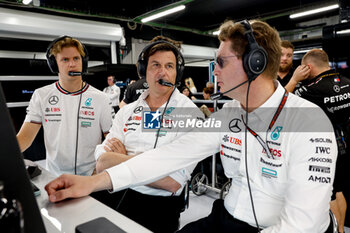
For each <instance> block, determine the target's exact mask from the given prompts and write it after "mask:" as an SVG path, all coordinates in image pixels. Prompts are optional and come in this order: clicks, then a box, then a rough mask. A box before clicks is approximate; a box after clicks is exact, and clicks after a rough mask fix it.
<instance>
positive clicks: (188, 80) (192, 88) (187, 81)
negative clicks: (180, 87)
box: [185, 77, 197, 94]
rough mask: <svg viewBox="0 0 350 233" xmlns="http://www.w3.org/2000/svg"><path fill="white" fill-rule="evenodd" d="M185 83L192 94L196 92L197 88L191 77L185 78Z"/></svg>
mask: <svg viewBox="0 0 350 233" xmlns="http://www.w3.org/2000/svg"><path fill="white" fill-rule="evenodd" d="M185 85H186V87H188V89H190V91H191V93H192V94H195V93H197V88H196V86H195V85H194V82H193V80H192V78H191V77H188V78H186V79H185Z"/></svg>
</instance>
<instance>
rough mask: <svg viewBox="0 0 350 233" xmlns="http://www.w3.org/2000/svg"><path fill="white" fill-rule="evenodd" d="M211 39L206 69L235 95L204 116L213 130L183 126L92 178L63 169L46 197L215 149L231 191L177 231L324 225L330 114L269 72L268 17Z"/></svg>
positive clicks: (114, 182) (274, 40) (140, 178)
mask: <svg viewBox="0 0 350 233" xmlns="http://www.w3.org/2000/svg"><path fill="white" fill-rule="evenodd" d="M219 39H220V47H219V50H218V52H217V55H216V56H217V57H216V66H215V69H214V71H213V74H214V75H215V76H217V81H218V85H219V87H220V91H221V93H223V94H225V95H227V96H229V97H231V98H232V99H233V100H232V102H230V103H228V104H227V105H226V106H225V108H224V109H223V110H220V111H218V112H217V113H216V114H212V115H211V117H215V118H217V117H218V118H219V119H221V120H222V122H223V123H222V127H221V128H220V129H219V130H217V131H216V132H213V133H206V134H195V133H188V134H186V135H184V136H182V137H180V138H178V139H176V140H175V141H173V142H172V143H170V144H168V145H165V146H162V147H160V148H157V149H155V150H151V151H147V152H145V153H143V154H140V155H138V156H135V157H134V158H132V159H130V160H128V161H126V162H124V163H121V164H120V165H118V166H114V167H112V168H109V169H106V171H105V172H102V173H100V174H97V175H95V176H92V177H79V176H73V175H62V176H61V177H59V178H57V179H56V180H54V181H52V182H51V183H49V184H48V185H46V187H45V188H46V190H47V192H48V194H49V199H50V201H51V202H57V201H60V200H63V199H65V198H69V197H79V196H85V195H88V194H89V193H91V192H93V191H96V190H101V189H112V190H113V191H118V190H121V189H124V188H126V187H130V186H134V185H139V184H144V183H146V182H150V181H153V180H156V179H159V177H161V176H162V175H165V174H169V173H170V172H173V171H175V170H177V169H179V168H181V167H183V166H186V165H188V164H191V163H193V162H196V161H199V160H201V159H203V158H205V154H206V153H208V154H212V153H215V152H218V151H220V155H221V159H222V163H223V168H224V171H225V174H226V175H227V176H228V177H229V178H232V185H231V187H230V190H229V192H228V194H227V196H226V197H225V200H216V201H215V202H214V205H213V209H212V212H211V213H210V215H208V217H205V218H202V219H199V220H197V221H196V222H193V223H190V224H188V225H186V226H185V227H184V228H182V229H181V230H180V232H181V233H190V232H191V233H197V232H200V233H212V232H220V233H232V232H237V233H238V232H244V233H256V232H262V233H282V232H283V233H285V232H288V233H310V232H312V233H321V232H322V233H324V232H327V233H328V232H332V231H331V230H332V229H331V228H332V224H330V216H329V202H330V197H331V191H332V183H333V179H334V173H335V161H336V159H337V145H336V141H335V136H334V132H333V127H332V125H331V123H330V121H329V119H328V118H327V116H326V115H325V114H324V112H323V111H322V110H321V109H320V108H319V107H317V106H316V105H314V104H312V103H310V102H308V101H306V100H304V99H302V98H300V97H297V96H295V95H293V94H290V93H289V94H288V92H287V91H286V90H285V89H284V88H283V87H282V86H281V85H280V84H279V83H278V82H277V81H276V78H277V71H278V67H279V63H280V57H281V47H280V43H281V42H280V38H279V35H278V32H277V31H276V30H275V29H273V28H272V27H271V26H269V25H268V24H266V23H264V22H261V21H254V22H253V23H252V24H251V26H250V24H249V23H248V22H247V21H242V22H240V23H233V22H232V21H227V22H225V23H224V24H223V25H222V26H221V27H220V34H219ZM262 65H263V66H262ZM265 68H266V69H265ZM209 119H210V118H209ZM179 155H181V156H180V157H179Z"/></svg>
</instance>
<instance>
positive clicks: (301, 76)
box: [292, 65, 310, 83]
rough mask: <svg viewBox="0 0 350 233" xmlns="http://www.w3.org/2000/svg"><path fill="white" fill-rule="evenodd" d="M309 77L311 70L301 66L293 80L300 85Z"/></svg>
mask: <svg viewBox="0 0 350 233" xmlns="http://www.w3.org/2000/svg"><path fill="white" fill-rule="evenodd" d="M309 76H310V68H309V67H308V66H307V65H300V66H298V67H297V68H296V69H295V71H294V73H293V76H292V79H293V80H294V81H295V82H296V83H298V82H301V81H303V80H305V79H307V78H308V77H309Z"/></svg>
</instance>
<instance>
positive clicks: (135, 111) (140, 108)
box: [134, 106, 143, 114]
mask: <svg viewBox="0 0 350 233" xmlns="http://www.w3.org/2000/svg"><path fill="white" fill-rule="evenodd" d="M142 110H143V107H142V106H138V107H136V108H135V109H134V113H135V114H137V113H140V112H142Z"/></svg>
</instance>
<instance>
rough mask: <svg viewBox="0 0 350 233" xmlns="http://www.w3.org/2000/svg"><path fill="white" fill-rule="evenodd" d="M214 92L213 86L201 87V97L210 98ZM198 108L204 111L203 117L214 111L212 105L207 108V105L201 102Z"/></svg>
mask: <svg viewBox="0 0 350 233" xmlns="http://www.w3.org/2000/svg"><path fill="white" fill-rule="evenodd" d="M213 93H214V88H213V87H205V88H203V99H204V100H210V96H211V95H212V94H213ZM200 110H201V111H202V112H203V113H204V115H205V117H209V116H210V115H211V113H212V112H213V111H214V109H213V108H212V107H210V108H208V106H207V105H205V104H203V105H202V106H201V107H200Z"/></svg>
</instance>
